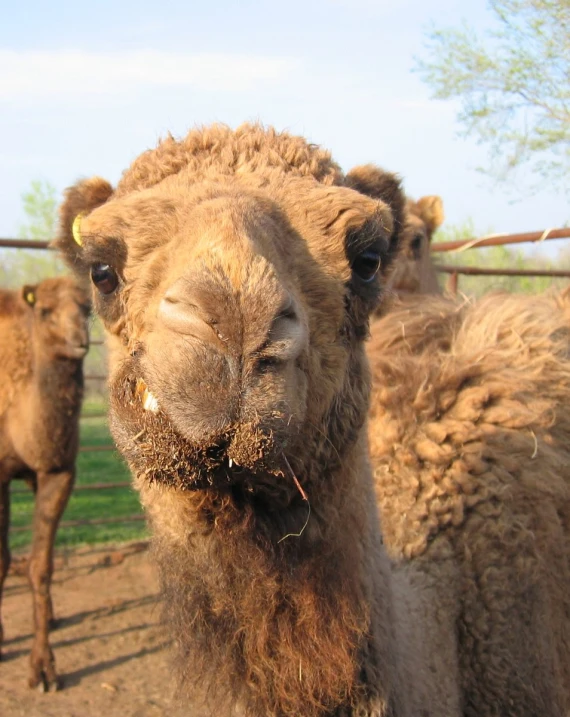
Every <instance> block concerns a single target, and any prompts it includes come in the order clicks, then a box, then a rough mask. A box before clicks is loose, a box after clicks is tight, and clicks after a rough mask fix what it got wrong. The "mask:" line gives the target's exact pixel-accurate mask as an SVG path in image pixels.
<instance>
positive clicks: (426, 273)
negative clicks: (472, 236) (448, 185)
mask: <svg viewBox="0 0 570 717" xmlns="http://www.w3.org/2000/svg"><path fill="white" fill-rule="evenodd" d="M443 220H444V214H443V202H442V200H441V197H438V196H435V195H434V196H427V197H421V198H420V199H418V201H417V202H415V201H414V200H412V199H409V200H408V201H407V204H406V220H405V224H404V231H403V232H402V249H401V251H400V254H399V256H398V261H397V262H396V264H395V266H394V271H393V274H392V280H391V288H392V289H393V290H394V291H396V292H397V293H409V294H433V293H437V292H439V286H438V283H437V276H436V273H435V270H434V267H433V264H432V260H431V254H430V245H431V240H432V237H433V234H434V233H435V231H436V230H437V229H438V228H439V227H440V226H441V224H442V223H443Z"/></svg>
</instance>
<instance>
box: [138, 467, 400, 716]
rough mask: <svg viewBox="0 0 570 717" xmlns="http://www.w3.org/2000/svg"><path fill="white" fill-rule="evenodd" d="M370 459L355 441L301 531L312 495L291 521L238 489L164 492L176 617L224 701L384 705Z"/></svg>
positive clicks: (186, 658)
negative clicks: (233, 492)
mask: <svg viewBox="0 0 570 717" xmlns="http://www.w3.org/2000/svg"><path fill="white" fill-rule="evenodd" d="M362 460H363V459H360V458H359V457H358V456H357V455H356V453H353V454H352V455H351V456H349V457H348V462H349V466H348V467H347V466H341V467H340V468H339V469H338V471H335V474H334V475H333V474H331V475H328V476H322V478H321V479H320V481H318V482H319V483H320V484H321V486H322V493H321V495H315V496H313V505H312V515H311V517H310V518H309V521H308V523H307V525H306V527H305V529H304V531H303V532H302V534H301V535H300V536H297V535H289V537H286V538H284V536H285V535H286V533H287V532H291V533H295V532H300V529H301V528H302V527H303V524H304V522H305V519H306V516H307V511H308V505H307V503H306V501H304V500H303V499H302V498H300V499H299V502H298V504H296V506H295V507H294V508H293V509H292V511H291V521H288V520H287V519H285V518H283V517H281V519H279V516H277V515H271V514H268V513H267V512H266V511H265V510H264V508H263V507H262V506H260V505H255V504H254V503H252V502H250V503H244V502H243V500H241V499H240V500H236V499H235V497H232V496H229V495H227V496H224V497H221V496H218V497H217V498H216V499H215V500H212V499H209V498H208V495H207V494H172V493H166V494H165V493H161V494H159V493H158V492H157V493H156V494H155V496H154V498H153V500H152V503H154V505H153V506H152V509H151V514H154V518H153V522H155V526H154V527H155V532H156V534H157V535H158V536H162V537H159V538H158V540H157V546H156V552H157V558H158V561H159V565H160V567H161V573H162V582H163V587H164V592H165V596H164V597H165V601H164V603H165V611H166V617H167V620H168V622H169V624H170V625H171V628H172V629H173V634H174V635H176V639H177V641H178V643H179V646H180V648H181V659H180V664H182V665H183V666H182V672H183V675H182V678H183V680H184V682H185V684H186V686H187V687H188V688H189V691H190V693H191V694H192V696H193V697H194V698H195V697H196V695H202V696H204V691H205V690H209V691H210V692H209V695H208V697H209V699H210V700H211V701H212V702H213V703H214V705H213V706H215V707H217V711H218V713H221V712H223V713H228V711H229V713H230V714H231V710H229V708H228V704H234V705H235V704H239V705H241V706H242V707H243V708H245V711H246V713H247V714H251V715H267V714H272V715H276V716H278V717H284V715H292V714H303V715H304V717H323V716H324V715H333V714H340V711H338V710H340V708H341V707H342V708H343V709H344V710H345V711H343V712H342V714H347V715H348V714H352V710H353V708H354V710H355V713H356V709H355V706H356V705H358V707H359V709H360V710H361V711H359V712H358V714H362V715H368V714H377V715H381V714H384V712H383V708H382V704H383V703H384V702H385V695H386V694H387V693H388V691H389V686H390V678H389V677H388V675H387V674H386V673H385V672H383V670H384V668H385V666H386V662H387V660H385V659H384V657H383V656H382V655H380V654H378V652H377V650H376V643H377V642H378V641H379V640H378V633H379V632H380V633H382V632H383V629H384V628H383V627H381V626H379V625H378V624H377V610H376V609H375V608H374V607H373V605H372V601H373V600H374V599H375V598H376V597H377V596H376V595H375V592H376V588H377V584H375V581H376V578H375V577H373V574H374V572H375V571H380V570H381V567H380V566H378V565H374V564H371V560H372V562H374V561H373V559H372V558H371V556H372V555H375V556H376V555H377V554H378V551H379V550H381V545H380V540H379V536H378V532H377V527H376V524H375V517H374V516H373V513H375V511H372V512H371V511H370V510H369V508H368V507H367V506H370V505H372V506H373V505H374V503H373V500H372V496H371V494H370V493H371V491H370V490H369V483H370V480H369V476H366V480H364V481H363V480H362V476H361V475H359V471H360V470H362V469H363V470H364V471H366V468H365V467H364V468H363V466H362ZM343 484H344V485H345V488H344V489H343ZM333 494H334V495H335V496H336V497H334V498H333V497H332V496H333ZM159 495H160V496H161V497H159ZM161 500H162V501H164V502H163V504H162V506H160V505H158V504H157V501H161ZM166 504H168V507H167V505H166ZM165 511H168V515H169V517H168V521H165ZM271 521H273V522H274V523H275V526H274V529H273V530H272V529H271V527H270V525H269V523H271ZM293 525H294V526H295V527H296V528H297V530H292V529H290V528H291V527H292V526H293ZM182 535H184V537H183V539H182V540H181V539H180V538H181V537H182ZM283 538H284V539H283ZM384 597H386V596H384ZM385 606H386V608H387V609H389V604H388V601H387V600H386V603H385ZM386 618H387V619H388V620H389V619H390V617H389V615H386ZM384 627H385V626H384ZM386 633H387V628H386ZM384 637H385V635H384ZM380 641H381V639H380ZM365 655H366V658H365V657H364V656H365ZM372 705H374V709H376V710H377V711H376V712H373V711H372V710H373V707H372ZM367 710H369V711H367Z"/></svg>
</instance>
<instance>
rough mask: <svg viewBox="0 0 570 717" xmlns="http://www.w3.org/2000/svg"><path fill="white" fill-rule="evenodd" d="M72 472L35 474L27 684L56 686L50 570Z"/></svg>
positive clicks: (73, 476)
mask: <svg viewBox="0 0 570 717" xmlns="http://www.w3.org/2000/svg"><path fill="white" fill-rule="evenodd" d="M74 479H75V474H74V472H73V471H65V472H61V473H38V490H37V493H36V505H35V509H34V525H33V538H32V550H31V554H30V585H31V588H32V595H33V603H34V629H35V635H34V642H33V645H32V653H31V656H30V661H31V665H30V670H31V671H30V678H29V685H30V687H36V686H39V687H40V689H42V690H48V691H49V690H51V689H54V690H55V689H57V688H58V686H59V685H58V680H57V675H56V671H55V661H54V657H53V653H52V651H51V647H50V646H49V641H48V633H49V620H50V618H51V617H52V614H51V613H52V607H51V596H50V585H51V576H52V573H53V545H54V541H55V534H56V531H57V526H58V524H59V519H60V518H61V515H62V513H63V511H64V510H65V506H66V505H67V501H68V499H69V495H70V493H71V489H72V487H73V482H74Z"/></svg>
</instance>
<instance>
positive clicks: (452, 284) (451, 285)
mask: <svg viewBox="0 0 570 717" xmlns="http://www.w3.org/2000/svg"><path fill="white" fill-rule="evenodd" d="M458 283H459V274H458V273H457V272H456V271H454V272H453V273H452V274H450V275H449V281H448V282H447V290H448V291H449V293H450V294H452V296H455V295H456V294H457V285H458Z"/></svg>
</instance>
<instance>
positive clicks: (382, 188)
mask: <svg viewBox="0 0 570 717" xmlns="http://www.w3.org/2000/svg"><path fill="white" fill-rule="evenodd" d="M345 185H346V186H347V187H350V188H351V189H355V190H356V191H357V192H360V193H361V194H366V195H368V196H369V197H373V198H374V199H381V200H382V201H383V202H385V203H386V204H387V205H388V206H389V207H390V209H391V211H392V217H393V218H394V231H393V233H392V236H391V238H390V253H391V254H392V255H394V254H395V253H396V252H397V250H398V249H399V247H400V244H401V241H402V232H403V229H404V224H405V221H406V217H405V212H406V197H405V195H404V192H403V190H402V186H401V181H400V178H399V177H398V176H397V175H396V174H392V173H391V172H386V171H385V170H383V169H381V168H380V167H377V166H376V165H374V164H363V165H361V166H359V167H354V168H353V169H351V170H350V172H348V174H347V175H346V177H345Z"/></svg>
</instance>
